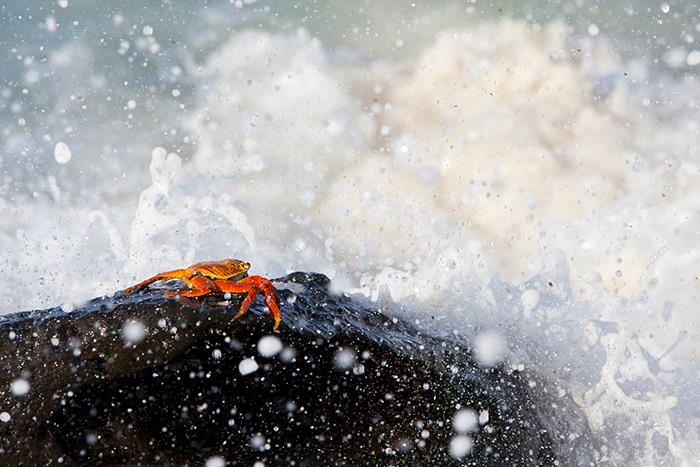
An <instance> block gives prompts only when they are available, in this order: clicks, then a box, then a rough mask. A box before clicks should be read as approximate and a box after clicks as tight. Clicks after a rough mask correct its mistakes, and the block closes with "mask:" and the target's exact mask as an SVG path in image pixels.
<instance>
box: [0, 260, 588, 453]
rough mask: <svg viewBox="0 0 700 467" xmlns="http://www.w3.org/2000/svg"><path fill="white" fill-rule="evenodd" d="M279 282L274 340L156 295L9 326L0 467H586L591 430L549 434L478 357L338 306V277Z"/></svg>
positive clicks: (0, 382) (401, 324)
mask: <svg viewBox="0 0 700 467" xmlns="http://www.w3.org/2000/svg"><path fill="white" fill-rule="evenodd" d="M275 284H276V286H277V287H278V290H279V293H280V296H281V299H282V309H283V322H282V325H281V327H280V331H279V332H278V333H274V334H273V333H272V326H273V321H272V319H271V318H270V317H269V315H268V314H267V311H266V309H265V308H264V305H262V300H260V301H259V303H258V304H256V305H255V306H254V308H252V312H251V313H248V314H246V315H245V316H243V317H242V318H241V319H239V320H236V321H231V317H232V316H233V315H234V314H235V313H236V312H237V310H238V306H239V304H240V301H239V298H238V297H232V298H231V300H229V301H226V302H223V303H222V302H221V301H220V300H219V301H217V299H207V301H205V302H179V301H177V300H174V299H166V298H164V297H162V296H160V294H158V293H156V292H153V291H151V292H149V293H145V294H140V295H134V296H132V297H129V298H128V299H126V298H124V297H123V296H121V294H117V295H115V297H110V298H101V299H95V300H93V301H91V302H89V303H87V304H85V305H84V306H82V307H80V308H78V309H76V310H73V311H70V312H65V311H64V310H62V309H60V308H56V309H50V310H42V311H34V312H24V313H17V314H14V315H9V316H5V317H2V318H0V387H1V388H2V393H1V394H2V399H1V400H0V463H3V464H13V465H20V464H26V465H32V464H36V463H48V464H53V463H59V462H60V463H62V464H64V465H72V464H123V463H128V464H139V463H140V464H168V463H171V464H178V465H180V464H186V463H189V464H193V465H201V464H202V463H204V462H206V460H207V459H211V458H213V457H221V458H223V459H225V460H226V462H227V463H228V464H229V465H253V464H254V463H255V462H258V461H260V462H263V463H264V465H266V466H269V465H464V464H474V465H538V464H539V465H552V464H553V462H554V461H555V460H556V459H562V458H567V459H569V460H570V461H571V460H575V459H578V462H583V461H584V460H585V458H586V457H587V455H586V448H585V447H584V444H585V443H581V442H579V443H567V442H566V436H567V435H569V434H570V433H572V432H576V433H578V434H577V436H579V437H581V436H583V437H585V427H583V428H582V426H581V425H579V426H570V425H567V423H564V422H561V420H560V421H559V422H557V423H552V418H553V417H554V418H556V416H553V415H552V414H547V413H546V412H547V411H546V410H543V407H547V406H548V404H543V403H542V401H538V400H537V397H536V396H535V395H534V394H533V393H532V392H531V387H530V386H529V385H528V381H529V379H528V377H527V376H526V375H524V374H523V373H518V372H512V371H509V370H507V369H506V368H502V367H497V368H493V369H489V368H481V367H479V366H478V365H477V364H475V363H474V361H473V360H472V358H471V356H470V352H469V349H468V347H467V345H466V344H458V343H455V342H454V341H451V342H446V341H443V340H440V339H437V338H434V337H431V336H428V335H425V334H424V333H422V332H420V331H419V330H418V329H417V328H416V327H414V326H413V325H411V324H410V323H407V322H405V321H402V320H400V319H396V318H395V317H388V316H386V315H385V314H384V313H382V312H381V311H379V310H377V309H376V306H373V304H372V303H371V302H368V301H366V300H364V299H362V298H358V297H349V296H346V295H335V294H332V293H330V292H329V291H328V285H329V284H328V279H327V278H326V277H325V276H322V275H319V274H306V273H294V274H290V275H288V276H286V277H284V278H282V279H278V280H276V281H275ZM270 335H273V337H269V336H270ZM23 392H26V394H22V393H23ZM561 407H562V405H561V401H560V406H559V409H558V410H563V409H562V408H561ZM463 410H466V412H461V411H463ZM457 413H461V415H460V417H461V419H460V421H461V423H458V425H460V424H461V425H463V426H462V427H458V428H459V429H455V426H454V425H453V421H454V418H455V415H456V414H457ZM562 420H563V418H562ZM551 426H557V432H553V431H552V429H551ZM547 427H549V429H548V428H547ZM464 452H466V454H465V455H464V456H463V457H461V458H460V459H456V458H455V457H454V456H455V455H457V454H463V453H464Z"/></svg>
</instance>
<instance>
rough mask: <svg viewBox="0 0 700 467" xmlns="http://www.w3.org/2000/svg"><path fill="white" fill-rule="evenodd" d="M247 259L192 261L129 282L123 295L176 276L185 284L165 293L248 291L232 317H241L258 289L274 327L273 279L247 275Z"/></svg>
mask: <svg viewBox="0 0 700 467" xmlns="http://www.w3.org/2000/svg"><path fill="white" fill-rule="evenodd" d="M249 269H250V263H246V262H245V261H239V260H237V259H224V260H221V261H207V262H204V263H197V264H193V265H192V266H190V267H188V268H185V269H176V270H174V271H169V272H162V273H160V274H156V275H155V276H153V277H151V278H150V279H146V280H145V281H143V282H141V283H139V284H136V285H134V286H131V287H129V288H127V289H125V290H124V295H126V296H129V294H131V293H132V292H133V291H135V290H139V289H142V288H144V287H146V286H148V285H149V284H152V283H153V282H157V281H162V280H169V279H179V280H181V281H182V282H184V283H185V285H186V286H187V288H185V289H180V290H178V291H175V292H167V293H166V294H165V296H166V297H175V296H180V297H201V296H204V295H208V294H210V293H217V292H223V293H227V292H228V293H234V294H247V295H246V297H245V298H244V299H243V303H241V308H240V310H239V311H238V314H237V315H236V316H235V318H234V319H237V318H240V317H241V316H243V314H244V313H245V312H246V311H247V310H248V308H249V307H250V305H252V304H253V303H254V302H255V299H256V297H257V296H258V294H259V293H262V294H264V295H265V304H266V305H267V308H268V309H269V310H270V313H271V314H272V317H273V318H274V319H275V327H274V329H273V330H275V331H276V330H277V328H278V327H279V325H280V322H281V321H282V313H281V312H280V307H279V297H277V291H276V290H275V287H274V286H273V285H272V282H270V281H269V280H267V279H265V278H264V277H260V276H248V274H247V273H248V270H249Z"/></svg>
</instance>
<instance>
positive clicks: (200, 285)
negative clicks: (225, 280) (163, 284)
mask: <svg viewBox="0 0 700 467" xmlns="http://www.w3.org/2000/svg"><path fill="white" fill-rule="evenodd" d="M180 280H181V281H182V282H184V283H185V285H188V286H189V287H190V289H184V290H178V291H177V292H167V293H165V294H164V295H165V296H166V297H175V296H177V295H179V296H181V297H201V296H202V295H207V294H208V293H211V292H213V291H215V290H216V285H214V282H212V281H211V279H207V278H206V277H204V276H194V277H193V278H191V279H187V278H184V277H183V278H180Z"/></svg>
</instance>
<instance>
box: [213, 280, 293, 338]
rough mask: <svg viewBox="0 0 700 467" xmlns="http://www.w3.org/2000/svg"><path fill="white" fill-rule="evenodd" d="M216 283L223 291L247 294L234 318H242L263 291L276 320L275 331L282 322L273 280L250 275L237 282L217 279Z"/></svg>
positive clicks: (266, 303)
mask: <svg viewBox="0 0 700 467" xmlns="http://www.w3.org/2000/svg"><path fill="white" fill-rule="evenodd" d="M214 284H216V286H217V287H218V288H219V290H221V291H222V292H229V293H237V294H242V293H245V294H247V295H246V297H245V298H244V299H243V303H241V308H240V310H239V311H238V314H237V315H236V316H235V317H234V318H233V319H238V318H240V317H241V316H242V315H243V314H244V313H245V312H246V311H248V308H250V306H251V305H252V304H253V303H254V302H255V299H256V298H257V294H258V293H263V294H264V295H265V305H267V308H268V309H269V310H270V314H272V317H273V318H274V320H275V327H274V328H273V331H276V330H277V328H278V327H279V325H280V322H281V321H282V312H281V311H280V308H279V298H278V297H277V293H276V292H275V288H274V286H273V285H272V282H270V281H269V280H267V279H265V278H263V277H260V276H249V277H244V278H243V279H241V280H239V281H237V282H234V281H229V280H225V279H220V280H215V281H214Z"/></svg>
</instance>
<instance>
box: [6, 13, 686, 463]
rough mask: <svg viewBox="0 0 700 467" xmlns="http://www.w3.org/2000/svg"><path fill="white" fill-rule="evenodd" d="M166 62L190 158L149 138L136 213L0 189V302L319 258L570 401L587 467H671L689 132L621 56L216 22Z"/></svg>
mask: <svg viewBox="0 0 700 467" xmlns="http://www.w3.org/2000/svg"><path fill="white" fill-rule="evenodd" d="M189 63H190V64H189V65H188V66H189V67H190V69H189V70H188V73H189V74H190V79H192V80H193V82H195V83H196V85H195V86H194V87H195V88H196V89H197V91H196V93H195V95H194V99H193V101H194V108H193V109H191V110H189V111H188V113H187V121H186V123H185V124H184V125H183V131H184V132H185V133H186V134H187V137H188V138H190V139H191V141H192V144H193V147H194V148H195V149H194V151H193V153H192V154H191V156H190V155H185V156H179V155H177V154H175V153H174V152H169V150H168V149H166V148H162V147H157V148H156V149H154V150H153V151H152V154H151V159H150V175H151V186H150V187H148V188H146V189H145V190H142V191H141V194H140V197H139V199H138V203H137V206H136V207H135V208H134V206H133V204H129V201H130V200H127V201H124V200H120V201H112V202H105V203H104V204H103V206H99V207H97V208H96V207H95V206H92V205H89V204H92V203H86V206H81V205H80V203H76V204H75V205H67V204H66V203H65V202H59V200H58V199H55V200H42V199H39V200H36V201H31V200H30V201H24V204H22V205H17V204H13V203H12V202H10V201H8V200H0V209H2V215H3V216H4V217H5V218H8V219H10V218H12V219H13V220H12V221H11V222H10V223H9V224H8V225H7V226H3V227H4V229H3V235H2V237H1V238H0V246H1V247H2V248H3V249H4V251H6V252H7V253H6V255H5V256H4V257H3V260H2V263H1V267H2V269H3V271H4V272H5V275H6V276H11V277H12V278H13V279H12V283H11V284H12V285H11V286H6V287H5V289H6V290H4V291H3V294H2V295H3V299H2V302H1V306H2V310H4V311H16V310H18V309H26V308H31V307H39V306H48V305H52V304H55V303H64V302H65V303H75V302H79V301H82V300H86V299H88V298H90V297H92V296H94V295H99V294H106V293H111V292H113V291H115V290H117V289H120V288H123V286H125V285H126V284H129V283H131V282H133V280H134V279H135V278H140V277H145V276H148V275H151V274H153V273H154V272H157V271H158V270H162V269H171V268H172V267H175V266H178V265H186V264H189V263H192V262H194V261H195V260H204V259H218V258H225V257H240V258H245V259H246V260H250V261H251V262H252V263H253V267H254V269H255V270H256V271H260V272H265V273H266V274H269V275H275V274H282V273H284V272H287V271H290V270H294V269H304V270H318V271H320V272H326V273H329V274H330V275H331V276H332V278H333V280H334V283H335V284H336V286H337V287H340V288H342V289H345V290H354V291H361V292H363V293H365V294H367V295H368V296H370V297H372V298H374V299H376V300H378V301H379V302H382V301H383V300H386V301H387V303H391V301H398V302H399V303H400V304H401V305H403V307H402V310H403V311H399V310H397V309H396V307H393V306H388V308H389V309H390V310H394V311H393V312H395V313H406V314H407V316H409V317H411V319H414V320H417V321H419V322H420V323H422V325H423V326H424V327H426V328H427V329H429V330H430V331H431V332H434V333H436V334H440V335H454V334H457V335H459V336H463V337H469V338H474V337H476V336H478V335H480V334H482V333H483V332H496V333H498V334H499V335H501V336H502V337H503V338H504V340H505V342H506V344H507V347H508V361H509V364H510V365H512V366H513V367H514V368H521V367H526V368H527V369H528V370H530V371H534V372H535V373H537V374H538V375H540V376H541V377H542V378H543V379H544V380H545V381H547V384H548V386H547V387H546V388H543V391H544V390H547V391H550V392H551V391H553V390H554V389H556V391H557V394H558V395H559V397H564V396H565V395H570V396H571V397H572V398H573V399H574V400H575V401H576V402H577V404H579V405H580V406H581V408H582V409H583V411H584V413H585V415H586V417H587V421H588V423H589V424H590V425H591V427H592V428H593V429H594V431H595V434H596V435H597V436H598V437H599V438H600V443H601V444H600V446H599V451H598V452H597V453H596V456H597V459H598V461H600V462H605V461H609V462H611V463H613V464H620V463H629V462H631V463H635V464H645V465H652V464H661V463H681V464H687V465H690V464H692V463H693V461H694V457H693V453H695V452H698V450H699V449H700V434H699V433H698V431H697V430H698V426H700V413H698V410H697V407H698V406H700V404H698V402H700V393H699V392H698V388H699V387H700V380H699V377H698V374H699V373H700V367H699V364H698V363H697V361H698V357H700V355H698V347H697V344H696V343H697V341H698V339H699V338H700V317H699V315H698V313H697V305H698V295H699V293H700V290H699V289H700V280H699V279H698V277H700V269H699V267H700V266H698V265H699V264H700V262H699V261H698V260H699V259H700V249H699V248H698V244H700V243H699V242H698V224H699V223H698V211H697V206H698V205H699V204H700V203H699V201H700V200H699V197H700V194H699V193H698V190H700V188H698V185H697V183H694V181H695V180H697V175H698V158H699V157H700V154H698V149H697V148H698V147H700V145H699V144H698V143H700V141H699V139H700V137H699V136H698V122H697V116H693V114H692V108H688V107H687V106H683V104H682V103H678V104H669V106H672V107H673V108H674V109H675V110H676V111H675V112H674V113H668V112H667V111H666V112H660V111H659V112H656V111H655V110H654V107H650V106H648V105H647V104H646V100H645V99H649V100H653V99H654V98H655V94H654V93H655V92H656V91H655V90H654V89H651V86H650V85H649V84H646V81H645V80H646V76H645V72H644V69H643V68H641V71H640V67H639V65H638V64H637V65H635V66H632V65H634V64H630V63H624V62H622V61H621V60H620V59H619V58H617V57H615V55H614V54H613V53H611V52H610V51H609V50H608V48H607V47H606V43H605V40H604V38H598V39H595V40H593V39H589V40H585V41H575V40H573V39H572V38H571V37H570V36H569V35H568V33H567V30H566V28H565V27H564V26H562V25H561V24H557V23H553V24H550V25H547V26H544V27H539V26H538V27H533V26H532V25H529V24H526V23H524V22H519V21H510V20H505V21H500V22H494V23H483V24H480V25H478V26H475V27H474V28H472V29H470V30H458V29H451V30H445V31H443V32H441V33H440V34H438V35H437V37H436V39H435V41H434V42H433V43H432V44H430V45H428V46H427V47H426V49H425V50H424V51H423V52H422V54H421V55H420V56H419V57H417V58H416V57H410V59H406V60H405V61H401V62H396V61H388V60H381V59H370V58H369V57H357V56H350V55H347V56H346V55H345V54H342V53H332V52H330V51H328V50H326V49H325V48H324V45H323V44H322V43H321V42H320V41H319V40H318V39H314V38H312V37H310V36H309V35H308V34H307V33H306V32H304V31H303V30H301V31H298V32H296V33H294V34H273V33H267V32H254V31H248V32H241V33H236V34H233V35H232V36H231V37H230V39H229V40H228V41H226V42H225V43H223V44H222V45H221V46H220V47H219V48H218V49H217V50H216V51H214V52H213V53H212V54H211V55H210V56H209V57H208V58H207V59H206V60H205V61H204V62H203V63H201V64H195V63H194V62H193V61H190V62H189ZM627 70H631V71H627ZM678 86H685V88H683V89H684V95H693V93H697V89H696V87H694V86H696V85H695V83H694V82H693V81H692V80H691V81H689V82H686V83H682V84H678ZM640 96H649V97H644V98H641V97H640ZM667 107H668V106H667ZM141 157H143V160H147V154H143V155H141ZM183 157H184V159H185V160H184V161H183ZM139 159H140V158H134V156H130V158H129V159H125V161H126V160H131V161H133V160H139ZM79 163H80V159H79V158H78V160H76V158H73V160H72V161H71V162H70V163H68V164H67V165H69V166H70V165H71V164H73V165H75V164H79ZM86 164H87V163H86ZM125 164H126V162H125ZM76 169H80V167H73V168H72V169H71V170H76ZM122 169H123V170H125V171H129V170H133V169H132V168H130V167H126V165H124V167H122ZM137 180H140V178H138V177H137ZM98 182H99V183H102V184H108V183H109V180H108V179H107V178H106V177H105V180H98ZM128 183H129V181H128V180H127V181H123V180H122V181H120V184H122V185H123V184H128ZM133 183H134V185H133V186H134V187H137V186H138V184H137V182H136V181H134V182H133ZM106 191H108V190H106ZM55 198H58V197H55ZM27 290H35V291H36V293H32V294H31V295H30V296H27V293H26V291H27ZM389 298H390V299H391V301H389V300H388V299H389Z"/></svg>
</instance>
